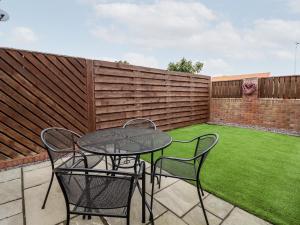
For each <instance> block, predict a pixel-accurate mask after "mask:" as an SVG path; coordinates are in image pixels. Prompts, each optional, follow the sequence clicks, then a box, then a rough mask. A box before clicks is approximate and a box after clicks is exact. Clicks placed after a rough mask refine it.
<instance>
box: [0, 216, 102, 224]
mask: <svg viewBox="0 0 300 225" xmlns="http://www.w3.org/2000/svg"><path fill="white" fill-rule="evenodd" d="M0 225H1V224H0ZM59 225H65V224H64V223H60V224H59ZM70 225H105V224H104V223H103V222H102V220H101V219H100V218H99V217H98V216H93V217H92V218H91V219H90V220H87V219H85V220H84V219H82V216H76V217H73V218H72V219H71V220H70Z"/></svg>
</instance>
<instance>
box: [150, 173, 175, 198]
mask: <svg viewBox="0 0 300 225" xmlns="http://www.w3.org/2000/svg"><path fill="white" fill-rule="evenodd" d="M146 171H147V172H149V173H150V168H148V169H146ZM177 181H179V180H178V179H176V178H172V177H161V184H160V188H158V185H157V179H156V178H155V185H154V193H157V192H158V191H161V190H163V189H164V188H166V187H168V186H170V185H171V184H174V183H175V182H177ZM146 184H148V185H147V186H146V192H147V193H148V194H151V191H152V184H151V183H150V175H146Z"/></svg>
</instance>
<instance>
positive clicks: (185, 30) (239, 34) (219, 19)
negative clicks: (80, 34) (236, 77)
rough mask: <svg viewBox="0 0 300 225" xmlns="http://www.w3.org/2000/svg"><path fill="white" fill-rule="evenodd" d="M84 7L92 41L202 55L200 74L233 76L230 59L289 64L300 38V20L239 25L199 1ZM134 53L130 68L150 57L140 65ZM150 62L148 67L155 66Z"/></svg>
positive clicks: (95, 3)
mask: <svg viewBox="0 0 300 225" xmlns="http://www.w3.org/2000/svg"><path fill="white" fill-rule="evenodd" d="M299 1H300V0H290V1H289V4H290V5H293V7H294V9H295V10H296V9H297V7H300V6H299V5H300V4H298V2H299ZM89 4H90V5H91V6H92V7H93V9H94V11H95V15H94V16H95V21H96V22H95V24H94V26H93V29H92V31H91V33H92V34H93V35H94V36H95V37H97V38H99V39H101V40H102V41H106V42H111V43H117V44H121V45H124V46H127V47H129V49H130V48H131V47H135V48H138V49H139V52H140V53H143V52H152V54H153V52H155V51H156V50H159V49H163V50H164V51H168V50H171V51H172V52H177V53H179V54H181V52H187V53H188V54H189V53H191V55H194V56H195V55H198V53H201V58H202V59H203V60H205V61H206V64H205V65H204V70H203V72H205V73H213V74H218V73H222V74H224V73H231V71H233V72H234V71H235V70H234V68H231V65H228V63H227V62H229V61H230V62H234V61H239V62H241V61H243V60H244V62H247V61H249V62H250V61H251V60H252V61H254V62H255V61H256V62H257V61H266V62H267V61H268V62H270V61H272V62H283V63H287V62H288V61H290V60H292V57H293V46H294V42H295V41H296V40H300V29H299V27H300V19H298V20H297V19H294V20H287V19H259V18H258V19H256V20H254V21H252V22H250V23H248V25H247V26H244V27H238V26H236V25H233V23H232V22H231V21H229V20H226V18H224V16H221V15H220V13H218V12H215V11H213V10H211V9H209V8H208V7H206V6H205V5H204V4H202V3H200V2H198V1H192V0H190V1H170V0H166V1H159V0H157V1H152V2H150V3H149V2H148V3H140V2H137V1H113V2H111V1H93V3H89ZM149 50H152V51H149ZM133 51H135V50H133ZM138 55H139V54H137V55H134V57H133V56H131V57H132V58H134V63H133V64H139V63H142V64H143V65H147V66H148V65H149V63H148V62H149V59H147V60H145V58H147V57H145V55H141V57H142V59H141V60H140V61H143V62H140V61H138V58H137V56H138ZM203 55H204V56H206V57H203ZM185 56H186V55H185ZM148 58H151V57H148ZM125 60H126V59H125ZM145 61H146V62H147V63H144V62H145ZM155 61H156V60H153V62H151V63H150V64H151V65H149V66H154V65H152V64H155ZM131 63H132V62H131ZM157 64H158V63H157ZM158 65H159V64H158ZM160 66H162V65H160ZM261 68H263V69H264V67H263V66H262V67H261Z"/></svg>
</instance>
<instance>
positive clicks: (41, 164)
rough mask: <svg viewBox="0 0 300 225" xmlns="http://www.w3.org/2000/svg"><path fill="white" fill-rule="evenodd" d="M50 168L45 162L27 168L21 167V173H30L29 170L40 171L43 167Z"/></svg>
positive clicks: (48, 162) (47, 162)
mask: <svg viewBox="0 0 300 225" xmlns="http://www.w3.org/2000/svg"><path fill="white" fill-rule="evenodd" d="M47 166H51V163H50V161H49V160H48V161H45V162H41V163H35V164H32V165H29V166H24V167H23V172H27V171H31V170H36V169H41V168H43V167H47Z"/></svg>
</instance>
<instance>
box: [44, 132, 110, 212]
mask: <svg viewBox="0 0 300 225" xmlns="http://www.w3.org/2000/svg"><path fill="white" fill-rule="evenodd" d="M79 138H80V135H79V134H77V133H75V132H73V131H70V130H67V129H64V128H59V127H50V128H46V129H44V130H43V131H42V132H41V140H42V143H43V144H44V146H45V148H46V150H47V152H48V155H49V158H50V162H51V167H52V174H51V180H50V183H49V186H48V190H47V193H46V196H45V199H44V202H43V205H42V209H44V208H45V205H46V202H47V199H48V195H49V192H50V189H51V186H52V182H53V176H54V169H55V168H58V167H59V168H93V167H94V166H96V165H97V164H98V163H100V162H101V161H102V159H103V156H99V155H93V154H84V153H83V152H81V151H80V149H79V148H78V146H77V144H76V143H77V140H78V139H79ZM59 160H61V162H60V163H59V162H58V161H59ZM105 162H106V168H107V160H106V158H105Z"/></svg>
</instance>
